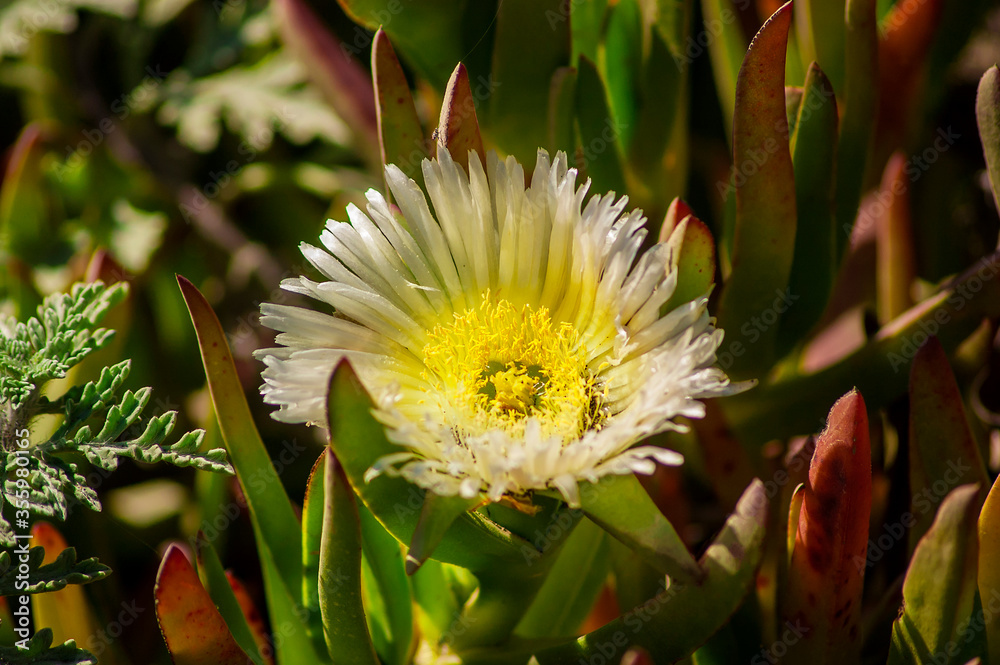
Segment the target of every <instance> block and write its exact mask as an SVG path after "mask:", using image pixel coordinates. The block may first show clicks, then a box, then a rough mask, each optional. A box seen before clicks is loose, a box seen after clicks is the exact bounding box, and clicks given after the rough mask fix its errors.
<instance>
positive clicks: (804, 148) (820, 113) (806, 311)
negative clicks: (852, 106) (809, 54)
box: [778, 62, 837, 356]
mask: <svg viewBox="0 0 1000 665" xmlns="http://www.w3.org/2000/svg"><path fill="white" fill-rule="evenodd" d="M790 147H791V150H792V167H793V169H794V172H795V210H796V214H797V217H798V219H797V222H796V226H795V252H794V258H793V259H792V272H791V275H790V276H789V279H788V286H789V289H790V291H791V293H793V294H795V295H796V296H797V297H798V300H796V302H795V306H794V307H791V308H790V309H789V310H788V312H786V314H785V315H784V316H782V318H781V324H780V329H779V332H778V355H779V356H780V355H783V353H784V352H786V351H788V350H789V349H790V348H791V347H792V346H794V345H795V344H796V343H798V342H799V341H800V340H801V339H802V338H803V337H804V336H805V335H806V334H807V333H808V332H809V331H810V330H811V329H812V327H813V326H814V325H816V323H818V322H819V319H820V317H821V316H822V315H823V310H824V309H825V308H826V303H827V301H828V300H829V298H830V293H831V291H832V290H833V280H834V276H835V274H836V272H837V263H836V260H837V256H836V253H837V239H836V237H835V235H836V229H835V228H834V218H833V213H834V208H833V205H834V204H833V193H834V173H833V167H834V164H835V163H836V150H837V100H836V99H835V98H834V95H833V85H832V84H831V83H830V81H829V80H828V79H827V78H826V76H825V75H824V73H823V71H822V70H821V69H820V68H819V66H818V65H817V64H816V63H815V62H813V63H811V64H810V65H809V70H808V73H807V74H806V81H805V85H804V86H803V91H802V98H801V100H800V103H799V104H798V106H797V107H796V109H795V122H794V124H793V130H792V137H791V141H790Z"/></svg>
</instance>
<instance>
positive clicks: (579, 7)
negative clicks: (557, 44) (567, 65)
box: [569, 0, 608, 66]
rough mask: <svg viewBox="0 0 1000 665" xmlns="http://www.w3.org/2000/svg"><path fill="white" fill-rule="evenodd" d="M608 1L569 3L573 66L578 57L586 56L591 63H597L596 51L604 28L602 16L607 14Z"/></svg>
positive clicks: (593, 0)
mask: <svg viewBox="0 0 1000 665" xmlns="http://www.w3.org/2000/svg"><path fill="white" fill-rule="evenodd" d="M607 9H608V0H591V1H590V2H571V3H570V4H569V27H570V38H571V39H572V42H573V45H572V57H573V60H572V62H573V65H574V66H575V65H576V64H577V63H578V62H579V61H580V56H581V55H584V56H586V57H587V58H588V59H589V60H590V61H591V62H597V58H598V49H599V48H600V43H601V30H602V28H603V26H604V16H605V14H606V13H607Z"/></svg>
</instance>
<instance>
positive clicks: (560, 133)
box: [545, 67, 576, 155]
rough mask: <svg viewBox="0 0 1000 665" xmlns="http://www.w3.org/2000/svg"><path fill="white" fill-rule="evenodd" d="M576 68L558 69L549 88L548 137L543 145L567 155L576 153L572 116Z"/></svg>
mask: <svg viewBox="0 0 1000 665" xmlns="http://www.w3.org/2000/svg"><path fill="white" fill-rule="evenodd" d="M575 104H576V68H574V67H560V68H559V69H557V70H556V71H555V73H554V74H553V75H552V83H551V85H550V87H549V115H548V135H547V142H546V144H545V145H548V146H551V148H552V149H553V150H556V151H558V150H562V151H564V152H565V153H566V154H567V155H571V154H573V153H574V152H576V137H575V136H574V130H573V116H574V113H575V112H576V108H575Z"/></svg>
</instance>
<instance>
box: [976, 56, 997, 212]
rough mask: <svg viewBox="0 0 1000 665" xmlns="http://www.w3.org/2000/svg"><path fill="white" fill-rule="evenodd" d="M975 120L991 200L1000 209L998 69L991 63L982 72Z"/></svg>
mask: <svg viewBox="0 0 1000 665" xmlns="http://www.w3.org/2000/svg"><path fill="white" fill-rule="evenodd" d="M976 122H977V123H978V125H979V138H980V139H981V140H982V142H983V153H985V155H986V170H987V172H988V173H989V176H990V189H992V190H993V201H994V202H995V203H996V206H997V209H1000V69H998V68H997V66H996V65H993V66H992V67H990V68H989V69H987V70H986V71H985V72H984V73H983V77H982V79H980V81H979V91H978V93H977V95H976Z"/></svg>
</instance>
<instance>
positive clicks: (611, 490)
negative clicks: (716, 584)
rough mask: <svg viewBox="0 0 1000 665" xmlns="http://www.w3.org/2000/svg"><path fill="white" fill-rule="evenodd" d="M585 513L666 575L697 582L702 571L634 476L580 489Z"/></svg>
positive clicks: (612, 479) (602, 480) (608, 479)
mask: <svg viewBox="0 0 1000 665" xmlns="http://www.w3.org/2000/svg"><path fill="white" fill-rule="evenodd" d="M580 502H581V507H582V508H583V513H584V514H585V515H586V516H587V517H588V518H590V520H591V521H593V522H594V523H596V524H597V525H598V526H600V527H601V528H602V529H604V530H605V531H607V532H608V533H610V534H611V535H612V536H614V537H615V538H617V539H618V540H620V541H621V542H622V543H624V544H625V545H627V546H628V547H629V548H630V549H632V550H634V551H635V553H636V554H638V555H639V557H640V558H642V560H643V561H645V562H646V563H648V564H649V565H651V566H653V567H654V568H655V569H656V570H657V571H659V572H660V573H661V574H663V575H669V576H670V577H672V578H674V579H676V580H678V581H682V582H692V581H694V582H696V581H698V580H700V579H701V578H702V575H703V571H702V569H701V568H700V567H699V566H698V563H697V562H696V561H695V560H694V557H693V556H691V553H690V552H689V551H688V548H687V546H686V545H685V544H684V541H683V540H681V538H680V536H678V535H677V532H676V531H675V530H674V527H673V526H672V525H671V524H670V522H669V521H667V518H666V517H664V516H663V513H661V512H660V509H659V508H657V507H656V504H655V503H653V500H652V499H651V498H649V494H647V493H646V490H645V489H643V487H642V485H641V484H639V480H638V479H637V478H636V477H635V476H634V475H631V474H629V475H624V476H615V475H613V476H606V477H604V478H603V479H601V481H600V482H598V483H595V484H593V485H588V486H585V487H582V488H581V491H580Z"/></svg>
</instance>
